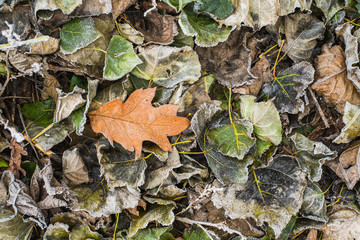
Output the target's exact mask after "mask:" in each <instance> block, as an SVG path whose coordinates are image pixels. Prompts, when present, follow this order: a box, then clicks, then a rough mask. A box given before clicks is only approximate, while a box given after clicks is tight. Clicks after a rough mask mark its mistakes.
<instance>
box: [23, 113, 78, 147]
mask: <svg viewBox="0 0 360 240" xmlns="http://www.w3.org/2000/svg"><path fill="white" fill-rule="evenodd" d="M43 130H44V127H41V126H39V125H37V124H35V123H33V124H31V125H30V126H29V128H28V129H27V131H28V133H29V136H30V137H31V138H34V137H35V136H36V135H37V134H39V133H40V132H41V131H43ZM74 130H75V125H74V123H73V121H72V120H69V119H65V120H63V121H61V122H60V123H58V124H56V125H54V126H53V127H52V128H50V129H49V130H47V131H46V132H45V134H42V135H40V136H39V137H37V138H36V140H35V142H34V143H37V144H39V147H40V148H41V149H42V151H43V152H46V151H48V150H50V149H51V148H52V147H53V146H55V145H56V144H58V143H61V142H62V141H63V140H64V139H65V138H66V137H67V136H68V134H70V133H72V132H73V131H74Z"/></svg>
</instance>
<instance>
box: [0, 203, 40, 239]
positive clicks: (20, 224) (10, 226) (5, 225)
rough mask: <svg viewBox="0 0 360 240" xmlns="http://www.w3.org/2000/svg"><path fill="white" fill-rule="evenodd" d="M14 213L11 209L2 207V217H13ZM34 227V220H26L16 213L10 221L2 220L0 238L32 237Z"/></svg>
mask: <svg viewBox="0 0 360 240" xmlns="http://www.w3.org/2000/svg"><path fill="white" fill-rule="evenodd" d="M13 215H14V213H13V212H12V211H10V210H6V209H0V219H5V218H11V216H13ZM33 227H34V223H33V222H31V221H29V222H24V220H23V219H22V217H20V216H19V215H15V217H14V218H11V219H10V220H8V221H5V222H0V239H19V240H27V239H30V237H31V232H32V228H33Z"/></svg>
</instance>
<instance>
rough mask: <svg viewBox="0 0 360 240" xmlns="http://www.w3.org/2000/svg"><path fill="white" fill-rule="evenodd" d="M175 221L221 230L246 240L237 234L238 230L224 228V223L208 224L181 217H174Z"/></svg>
mask: <svg viewBox="0 0 360 240" xmlns="http://www.w3.org/2000/svg"><path fill="white" fill-rule="evenodd" d="M175 219H176V220H178V221H180V222H183V223H188V224H198V225H203V226H207V227H214V228H217V229H220V230H223V231H225V232H228V233H230V234H237V235H239V236H240V237H241V239H246V238H245V237H244V236H243V235H242V233H241V232H239V231H238V230H235V229H231V228H229V227H228V226H226V225H225V224H224V223H222V222H221V223H209V222H203V221H195V220H191V219H189V218H183V217H178V216H176V217H175Z"/></svg>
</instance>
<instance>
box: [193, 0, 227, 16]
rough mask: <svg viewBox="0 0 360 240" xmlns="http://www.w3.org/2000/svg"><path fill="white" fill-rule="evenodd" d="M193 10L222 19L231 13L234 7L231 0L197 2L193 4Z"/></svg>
mask: <svg viewBox="0 0 360 240" xmlns="http://www.w3.org/2000/svg"><path fill="white" fill-rule="evenodd" d="M194 10H196V11H198V12H207V13H210V14H211V15H213V16H215V17H216V18H220V19H224V18H227V17H229V16H230V15H231V14H232V13H233V10H234V7H233V5H232V3H231V0H220V1H219V0H198V1H196V2H195V5H194Z"/></svg>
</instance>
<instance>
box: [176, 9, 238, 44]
mask: <svg viewBox="0 0 360 240" xmlns="http://www.w3.org/2000/svg"><path fill="white" fill-rule="evenodd" d="M179 17H180V19H179V25H180V27H181V29H182V31H183V32H184V34H185V35H186V36H192V37H196V38H195V43H196V44H197V45H198V46H200V47H213V46H216V45H217V44H218V43H219V42H223V41H225V40H226V39H227V38H228V36H229V34H230V32H231V31H232V30H233V29H232V27H225V26H223V27H220V25H219V23H218V22H216V21H215V20H214V19H212V18H211V17H210V16H208V15H206V14H201V13H200V14H199V13H197V12H196V11H194V3H192V4H188V5H187V6H186V7H185V8H184V9H183V11H182V12H181V13H180V16H179Z"/></svg>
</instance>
